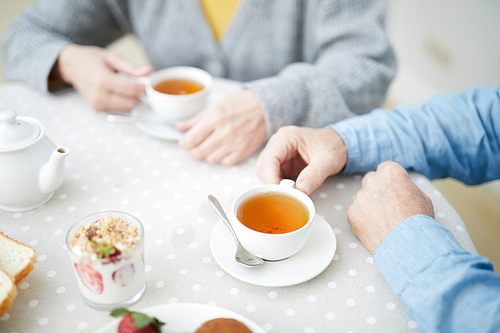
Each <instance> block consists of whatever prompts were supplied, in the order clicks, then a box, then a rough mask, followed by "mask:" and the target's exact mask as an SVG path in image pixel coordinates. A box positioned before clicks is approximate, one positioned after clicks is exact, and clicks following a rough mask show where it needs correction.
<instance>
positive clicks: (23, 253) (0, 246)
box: [0, 231, 36, 286]
mask: <svg viewBox="0 0 500 333" xmlns="http://www.w3.org/2000/svg"><path fill="white" fill-rule="evenodd" d="M35 263H36V254H35V250H33V248H31V247H30V246H28V245H25V244H22V243H19V242H18V241H16V240H14V239H12V238H10V237H8V236H6V235H5V234H4V233H3V232H1V231H0V269H3V270H4V271H5V272H7V274H9V275H10V276H12V277H13V278H14V283H15V284H16V286H17V285H18V284H19V282H21V280H22V279H24V278H25V277H26V276H28V274H29V273H30V272H31V271H32V270H33V268H34V264H35Z"/></svg>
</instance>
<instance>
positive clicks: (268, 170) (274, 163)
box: [255, 134, 296, 184]
mask: <svg viewBox="0 0 500 333" xmlns="http://www.w3.org/2000/svg"><path fill="white" fill-rule="evenodd" d="M292 151H293V152H296V149H294V148H293V146H292V144H291V143H290V142H289V141H288V140H287V139H284V138H283V137H280V136H278V135H276V134H275V135H273V136H272V137H271V139H270V140H269V142H268V143H267V145H266V147H265V148H264V150H263V151H262V152H261V153H260V155H259V158H258V159H257V164H256V166H255V173H256V174H257V176H258V177H259V178H260V180H262V182H263V183H266V184H278V183H279V182H280V181H281V179H282V174H281V171H282V170H281V166H282V165H283V164H284V163H285V161H287V160H289V159H290V154H291V152H292Z"/></svg>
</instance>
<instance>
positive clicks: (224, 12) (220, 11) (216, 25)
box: [200, 0, 240, 41]
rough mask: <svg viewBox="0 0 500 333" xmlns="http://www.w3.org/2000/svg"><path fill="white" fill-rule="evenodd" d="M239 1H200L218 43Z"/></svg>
mask: <svg viewBox="0 0 500 333" xmlns="http://www.w3.org/2000/svg"><path fill="white" fill-rule="evenodd" d="M239 2H240V0H200V3H201V7H202V8H203V11H204V12H205V16H206V17H207V20H208V23H209V24H210V27H212V31H213V33H214V36H215V39H216V40H217V41H218V40H220V39H221V38H222V36H223V35H224V33H225V32H226V28H227V27H228V25H229V23H230V21H231V18H232V17H233V15H234V13H235V12H236V7H237V6H238V3H239Z"/></svg>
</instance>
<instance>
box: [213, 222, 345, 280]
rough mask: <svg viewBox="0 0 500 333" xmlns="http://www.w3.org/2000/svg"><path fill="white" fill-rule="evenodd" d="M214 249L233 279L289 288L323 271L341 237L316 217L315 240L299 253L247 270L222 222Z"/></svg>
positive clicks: (313, 236)
mask: <svg viewBox="0 0 500 333" xmlns="http://www.w3.org/2000/svg"><path fill="white" fill-rule="evenodd" d="M210 249H211V250H212V255H213V256H214V258H215V260H216V261H217V263H218V264H219V266H220V267H222V269H224V270H225V271H226V272H227V273H228V274H230V275H232V276H233V277H235V278H237V279H239V280H241V281H244V282H247V283H250V284H254V285H257V286H263V287H285V286H292V285H295V284H299V283H302V282H305V281H308V280H310V279H312V278H314V277H316V276H318V275H319V274H320V273H321V272H323V271H324V270H325V269H326V268H327V267H328V265H330V263H331V262H332V259H333V256H334V255H335V250H336V249H337V238H336V237H335V233H334V232H333V229H332V227H331V226H330V224H328V222H326V221H325V219H323V218H322V217H320V216H318V215H316V217H315V220H314V226H313V230H312V233H311V237H310V238H309V240H308V241H307V243H306V245H305V246H304V247H303V248H302V250H300V252H299V253H297V254H295V255H294V256H292V257H290V258H288V259H285V260H282V261H278V262H266V263H265V264H264V266H262V267H259V268H247V267H243V266H241V265H240V264H238V263H237V262H236V260H235V259H234V254H235V252H236V245H235V243H234V240H233V237H232V236H231V233H230V232H229V229H228V228H227V227H226V225H225V224H224V223H223V222H222V221H219V222H218V223H217V224H216V225H215V227H214V230H213V231H212V235H211V236H210Z"/></svg>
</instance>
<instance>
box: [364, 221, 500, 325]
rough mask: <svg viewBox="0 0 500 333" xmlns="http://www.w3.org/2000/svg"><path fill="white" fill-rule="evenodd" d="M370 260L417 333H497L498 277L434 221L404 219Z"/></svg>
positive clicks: (499, 311)
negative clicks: (405, 310) (406, 312)
mask: <svg viewBox="0 0 500 333" xmlns="http://www.w3.org/2000/svg"><path fill="white" fill-rule="evenodd" d="M373 258H374V262H375V265H376V266H377V269H378V270H379V271H380V273H381V274H382V275H383V276H384V277H385V279H386V280H387V282H388V283H389V286H390V287H391V289H392V290H393V291H394V293H395V294H396V295H397V296H398V297H399V298H400V299H401V301H402V302H403V303H404V304H405V305H406V308H407V310H408V313H409V315H410V317H411V318H412V319H413V320H414V321H415V322H416V323H417V324H418V326H419V328H420V330H421V331H422V332H440V333H447V332H500V275H499V274H496V273H495V272H494V271H493V265H492V264H491V262H490V261H488V260H487V259H486V258H484V257H482V256H480V255H474V254H470V253H468V252H467V251H465V250H464V249H463V248H462V247H461V246H460V245H459V244H458V242H457V241H456V240H455V238H454V237H453V235H452V234H451V233H450V232H449V231H448V230H447V229H446V228H444V227H443V226H441V225H440V224H439V223H438V222H437V221H436V220H435V219H433V218H431V217H429V216H426V215H414V216H412V217H410V218H408V219H406V220H405V221H403V222H402V223H400V224H399V225H398V226H397V227H396V228H395V229H394V230H393V231H392V232H391V233H390V234H389V236H388V237H387V238H386V239H385V240H384V241H383V242H382V244H381V245H380V246H379V247H378V248H377V251H376V252H375V254H374V256H373Z"/></svg>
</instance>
